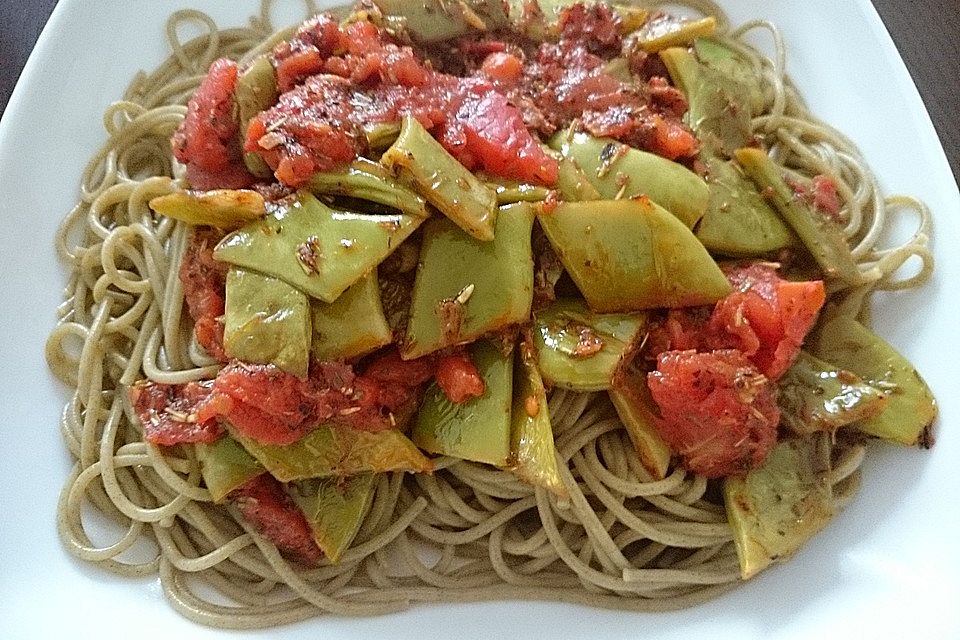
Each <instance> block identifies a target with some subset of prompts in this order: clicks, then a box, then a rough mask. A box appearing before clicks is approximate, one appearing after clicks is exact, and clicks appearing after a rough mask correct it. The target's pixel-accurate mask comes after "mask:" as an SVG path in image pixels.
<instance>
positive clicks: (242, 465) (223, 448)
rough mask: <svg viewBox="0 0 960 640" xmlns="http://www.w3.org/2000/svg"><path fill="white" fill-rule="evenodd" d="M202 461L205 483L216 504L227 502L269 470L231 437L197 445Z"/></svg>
mask: <svg viewBox="0 0 960 640" xmlns="http://www.w3.org/2000/svg"><path fill="white" fill-rule="evenodd" d="M194 447H195V448H196V451H197V458H199V460H200V474H201V475H202V476H203V483H204V484H205V485H206V487H207V491H209V492H210V497H212V498H213V501H214V502H223V500H224V499H225V498H226V497H227V496H228V495H230V494H231V493H233V490H234V489H237V488H239V487H240V486H241V485H243V484H245V483H246V482H247V481H248V480H253V479H254V478H256V477H257V476H258V475H260V474H261V473H264V472H265V471H266V469H264V468H263V465H262V464H260V463H259V462H257V460H256V459H255V458H254V457H253V456H251V455H250V454H249V453H247V450H246V449H244V448H243V447H242V446H240V443H239V442H237V441H236V440H234V439H233V438H231V437H230V436H223V437H221V438H220V439H219V440H217V441H216V442H213V443H211V444H204V443H202V442H198V443H197V444H195V445H194Z"/></svg>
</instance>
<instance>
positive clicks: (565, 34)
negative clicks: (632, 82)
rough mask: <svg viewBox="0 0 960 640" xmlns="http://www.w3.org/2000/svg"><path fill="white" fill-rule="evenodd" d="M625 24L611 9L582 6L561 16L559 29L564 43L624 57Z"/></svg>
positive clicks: (596, 5) (570, 8) (572, 8)
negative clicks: (623, 30)
mask: <svg viewBox="0 0 960 640" xmlns="http://www.w3.org/2000/svg"><path fill="white" fill-rule="evenodd" d="M621 22H622V20H621V19H620V16H618V15H617V14H616V13H615V12H614V11H613V10H612V9H611V8H610V7H609V6H608V5H606V4H602V3H597V4H586V3H582V2H578V3H576V4H572V5H570V6H568V7H566V8H565V9H564V10H563V11H561V12H560V19H559V21H558V26H559V27H560V37H561V39H562V40H564V41H573V42H577V43H585V44H587V45H588V46H590V47H591V49H593V50H594V51H595V52H598V53H606V54H608V55H617V54H618V53H620V45H621V40H622V37H621V33H620V25H621Z"/></svg>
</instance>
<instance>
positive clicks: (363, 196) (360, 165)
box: [306, 158, 429, 218]
mask: <svg viewBox="0 0 960 640" xmlns="http://www.w3.org/2000/svg"><path fill="white" fill-rule="evenodd" d="M306 188H307V190H309V191H310V192H312V193H313V194H315V195H318V196H320V195H337V196H348V197H350V198H358V199H360V200H369V201H370V202H376V203H377V204H382V205H385V206H388V207H390V208H392V209H397V210H398V211H400V212H402V213H407V214H410V215H412V216H419V217H421V218H425V217H427V216H428V215H429V213H428V211H427V201H426V200H424V199H423V198H422V197H420V196H419V195H417V194H416V193H414V192H413V191H411V190H410V189H409V188H408V187H405V186H404V185H402V184H400V183H398V182H397V181H396V180H395V179H394V178H393V176H391V175H390V172H389V171H387V170H386V169H384V168H383V165H380V164H377V163H376V162H372V161H370V160H367V159H366V158H359V159H357V160H354V161H353V162H351V163H350V164H348V165H347V166H345V167H343V168H341V169H337V170H335V171H324V172H321V173H316V174H314V175H313V176H312V177H311V178H310V181H309V182H308V183H307V186H306Z"/></svg>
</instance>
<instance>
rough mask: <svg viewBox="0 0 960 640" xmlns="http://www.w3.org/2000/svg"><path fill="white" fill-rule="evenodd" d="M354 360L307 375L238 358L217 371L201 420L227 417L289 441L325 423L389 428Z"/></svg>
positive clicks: (252, 433) (247, 430)
mask: <svg viewBox="0 0 960 640" xmlns="http://www.w3.org/2000/svg"><path fill="white" fill-rule="evenodd" d="M355 381H356V376H355V374H354V373H353V369H352V368H351V367H350V366H349V365H345V364H339V363H330V362H328V363H322V364H320V365H316V366H314V367H312V368H311V371H310V377H309V378H307V379H306V380H304V379H301V378H298V377H296V376H294V375H291V374H289V373H286V372H284V371H281V370H280V369H278V368H277V367H275V366H273V365H265V364H245V363H240V362H234V363H231V364H229V365H227V366H226V367H224V368H223V369H221V370H220V373H218V374H217V377H216V379H215V380H214V382H213V393H212V394H211V397H210V401H209V402H208V403H207V404H205V405H204V406H203V407H202V408H201V410H200V412H199V419H200V420H201V421H206V420H212V419H216V418H217V417H221V416H222V417H223V418H226V419H227V420H228V421H229V422H230V424H232V425H233V426H234V428H236V429H237V431H239V432H240V433H242V434H243V435H245V436H247V437H249V438H253V439H254V440H256V441H257V442H262V443H264V444H276V445H286V444H291V443H294V442H296V441H297V440H299V439H300V438H302V437H303V436H304V435H306V434H307V433H308V432H309V431H311V430H313V429H315V428H316V427H317V426H319V425H321V424H324V423H332V424H340V425H344V426H350V427H352V428H355V429H362V430H366V431H380V430H383V429H388V428H390V423H389V420H388V419H387V418H385V417H383V416H381V415H380V412H379V406H378V405H377V402H376V398H375V397H373V398H371V397H369V396H368V394H367V393H365V392H366V389H365V388H364V387H363V386H359V385H357V384H355Z"/></svg>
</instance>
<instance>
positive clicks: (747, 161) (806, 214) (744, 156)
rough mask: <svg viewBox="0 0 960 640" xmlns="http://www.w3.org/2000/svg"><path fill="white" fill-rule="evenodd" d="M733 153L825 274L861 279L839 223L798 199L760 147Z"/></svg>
mask: <svg viewBox="0 0 960 640" xmlns="http://www.w3.org/2000/svg"><path fill="white" fill-rule="evenodd" d="M735 155H736V158H737V161H738V162H739V163H740V166H742V167H743V169H744V171H746V173H747V175H748V176H750V179H751V180H753V181H754V183H756V185H757V188H758V189H759V190H760V193H762V194H763V195H764V197H767V198H769V199H770V201H771V202H773V205H774V207H776V209H777V211H779V213H780V215H781V216H782V217H783V219H784V221H786V223H787V224H788V225H789V226H790V227H791V228H792V229H793V230H794V232H795V233H796V234H797V235H798V236H799V237H800V240H801V241H802V242H803V244H804V246H805V247H806V248H807V251H809V252H810V254H811V255H812V256H813V258H814V260H816V261H817V264H818V265H819V266H820V268H821V269H822V270H823V272H824V274H826V275H827V276H828V277H831V278H838V279H840V280H841V281H843V282H844V283H846V284H847V285H853V286H855V285H858V284H860V283H862V282H863V276H862V274H861V273H860V269H859V268H858V267H857V263H856V262H855V261H854V259H853V255H852V254H851V253H850V247H849V246H847V242H846V240H844V239H843V233H842V230H841V229H840V227H839V225H837V224H836V223H834V222H833V221H831V220H829V219H828V218H826V217H825V216H822V215H820V214H818V213H817V212H815V211H813V210H812V209H811V207H810V206H809V205H807V204H806V203H804V202H803V201H802V200H800V199H799V198H798V197H797V196H796V194H795V193H794V192H793V190H792V189H791V188H790V187H789V186H788V185H787V183H786V182H784V180H783V170H782V169H781V168H780V167H778V166H777V164H776V163H774V161H773V160H771V159H770V158H769V157H768V156H767V154H766V152H764V151H763V150H762V149H755V148H746V149H738V150H737V151H736V154H735Z"/></svg>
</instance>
